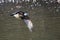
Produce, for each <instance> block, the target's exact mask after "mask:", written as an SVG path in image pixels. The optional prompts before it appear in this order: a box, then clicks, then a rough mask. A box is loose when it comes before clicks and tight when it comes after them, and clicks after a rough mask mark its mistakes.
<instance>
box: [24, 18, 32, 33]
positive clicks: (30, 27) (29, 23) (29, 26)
mask: <svg viewBox="0 0 60 40" xmlns="http://www.w3.org/2000/svg"><path fill="white" fill-rule="evenodd" d="M24 22H25V23H26V25H27V27H28V28H29V30H30V31H31V32H32V28H33V23H32V22H31V20H26V19H24Z"/></svg>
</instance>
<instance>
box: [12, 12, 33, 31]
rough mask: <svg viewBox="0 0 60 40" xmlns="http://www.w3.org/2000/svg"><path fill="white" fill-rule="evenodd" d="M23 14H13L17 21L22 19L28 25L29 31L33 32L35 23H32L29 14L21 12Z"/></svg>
mask: <svg viewBox="0 0 60 40" xmlns="http://www.w3.org/2000/svg"><path fill="white" fill-rule="evenodd" d="M21 13H22V14H20V12H17V13H13V14H12V16H14V17H15V18H17V19H19V18H20V17H21V19H22V20H23V21H24V22H25V23H26V25H27V27H28V29H29V31H30V32H32V28H33V23H32V21H31V20H30V19H29V17H28V13H24V12H21Z"/></svg>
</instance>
